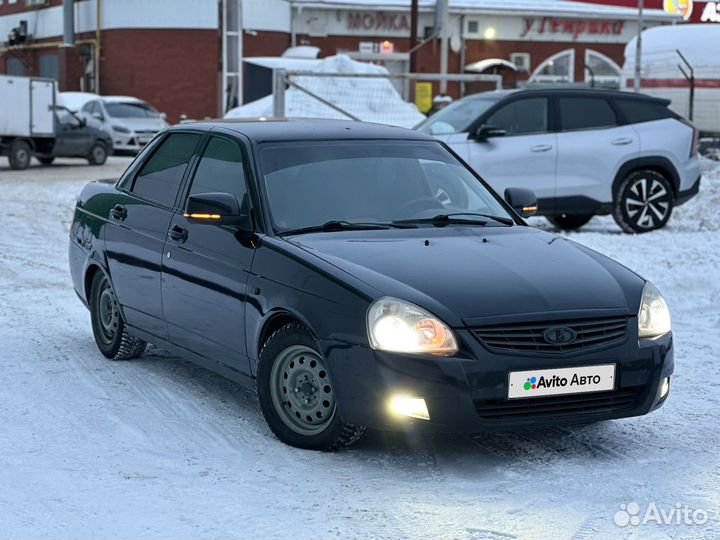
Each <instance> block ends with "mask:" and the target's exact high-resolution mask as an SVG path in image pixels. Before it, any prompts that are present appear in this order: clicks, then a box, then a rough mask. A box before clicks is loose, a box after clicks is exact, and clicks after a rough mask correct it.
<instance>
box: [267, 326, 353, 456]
mask: <svg viewBox="0 0 720 540" xmlns="http://www.w3.org/2000/svg"><path fill="white" fill-rule="evenodd" d="M293 355H294V356H293ZM303 355H304V356H303ZM293 359H297V360H296V361H297V364H296V365H294V363H295V360H293ZM323 362H324V358H323V357H322V354H321V353H320V350H319V348H318V346H317V343H316V342H315V339H314V338H313V337H312V335H311V334H310V332H308V330H307V329H306V328H305V327H304V326H303V325H302V324H300V323H291V324H287V325H285V326H283V327H282V328H280V329H279V330H276V331H275V332H274V333H273V334H272V335H271V336H270V337H269V338H268V340H267V341H266V342H265V344H264V345H263V347H262V350H261V352H260V365H259V367H258V377H257V390H258V398H259V401H260V408H261V410H262V413H263V416H264V417H265V420H266V421H267V423H268V425H269V426H270V429H271V430H272V432H273V433H274V434H275V436H276V437H277V438H278V439H280V440H281V441H282V442H284V443H285V444H289V445H291V446H296V447H298V448H305V449H310V450H324V451H333V450H340V449H342V448H345V447H347V446H350V445H351V444H353V443H354V442H355V441H356V440H358V439H359V438H360V436H361V435H362V434H363V432H364V431H365V428H364V427H362V426H355V425H352V424H347V423H345V422H343V421H342V419H341V418H340V414H339V413H338V411H337V403H336V402H335V399H334V396H333V394H332V392H333V388H332V382H331V381H330V378H329V374H328V373H327V371H325V369H324V364H323ZM301 364H302V365H301ZM283 366H284V367H283ZM293 386H294V387H295V388H293ZM301 386H302V388H301ZM280 388H283V390H280ZM280 395H282V396H283V397H282V398H280ZM286 398H287V399H286ZM281 400H282V401H281ZM293 403H294V404H295V408H294V409H293ZM293 413H294V414H293Z"/></svg>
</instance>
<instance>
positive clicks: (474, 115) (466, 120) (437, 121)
mask: <svg viewBox="0 0 720 540" xmlns="http://www.w3.org/2000/svg"><path fill="white" fill-rule="evenodd" d="M499 99H500V98H499V96H495V97H487V98H485V97H483V98H471V99H461V100H460V101H456V102H455V103H451V104H450V105H448V106H447V107H445V108H444V109H441V110H440V111H438V112H436V113H435V114H433V115H432V116H430V117H428V118H427V120H423V121H422V122H420V123H419V124H418V125H417V126H415V129H417V130H418V131H422V132H423V133H427V134H428V135H450V134H451V133H463V132H465V131H467V130H468V129H469V128H470V125H471V124H472V123H473V122H474V121H475V120H477V119H478V117H479V116H480V115H481V114H482V113H484V112H485V111H487V110H488V109H489V108H490V107H492V106H493V105H495V103H497V102H498V100H499Z"/></svg>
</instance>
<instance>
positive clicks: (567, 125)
mask: <svg viewBox="0 0 720 540" xmlns="http://www.w3.org/2000/svg"><path fill="white" fill-rule="evenodd" d="M558 101H559V103H560V128H561V129H562V130H563V131H577V130H581V129H598V128H607V127H612V126H617V125H618V121H617V117H616V115H615V111H614V110H613V108H612V107H611V106H610V103H609V102H608V101H607V100H606V99H603V98H592V97H587V98H585V97H561V98H559V100H558Z"/></svg>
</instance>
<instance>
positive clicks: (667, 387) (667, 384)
mask: <svg viewBox="0 0 720 540" xmlns="http://www.w3.org/2000/svg"><path fill="white" fill-rule="evenodd" d="M669 392H670V377H665V379H664V380H663V383H662V389H661V390H660V397H661V398H664V397H666V396H667V395H668V393H669Z"/></svg>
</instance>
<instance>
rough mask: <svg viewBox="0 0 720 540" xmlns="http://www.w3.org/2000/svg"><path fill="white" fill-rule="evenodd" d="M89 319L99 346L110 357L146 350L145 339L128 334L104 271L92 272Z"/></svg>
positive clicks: (134, 355) (125, 357)
mask: <svg viewBox="0 0 720 540" xmlns="http://www.w3.org/2000/svg"><path fill="white" fill-rule="evenodd" d="M90 319H91V320H92V329H93V336H94V337H95V343H97V346H98V349H100V352H101V353H103V355H104V356H105V357H107V358H109V359H110V360H130V359H132V358H137V357H138V356H140V355H141V354H142V353H143V352H144V351H145V346H146V343H145V342H144V341H143V340H141V339H138V338H135V337H132V336H130V335H129V334H128V332H127V328H126V326H125V322H124V321H123V318H122V313H121V312H120V306H119V305H118V303H117V299H116V298H115V292H114V291H113V289H112V285H111V284H110V281H109V280H108V278H107V277H106V276H105V274H104V273H102V272H97V273H96V274H95V276H93V281H92V286H91V288H90Z"/></svg>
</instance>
